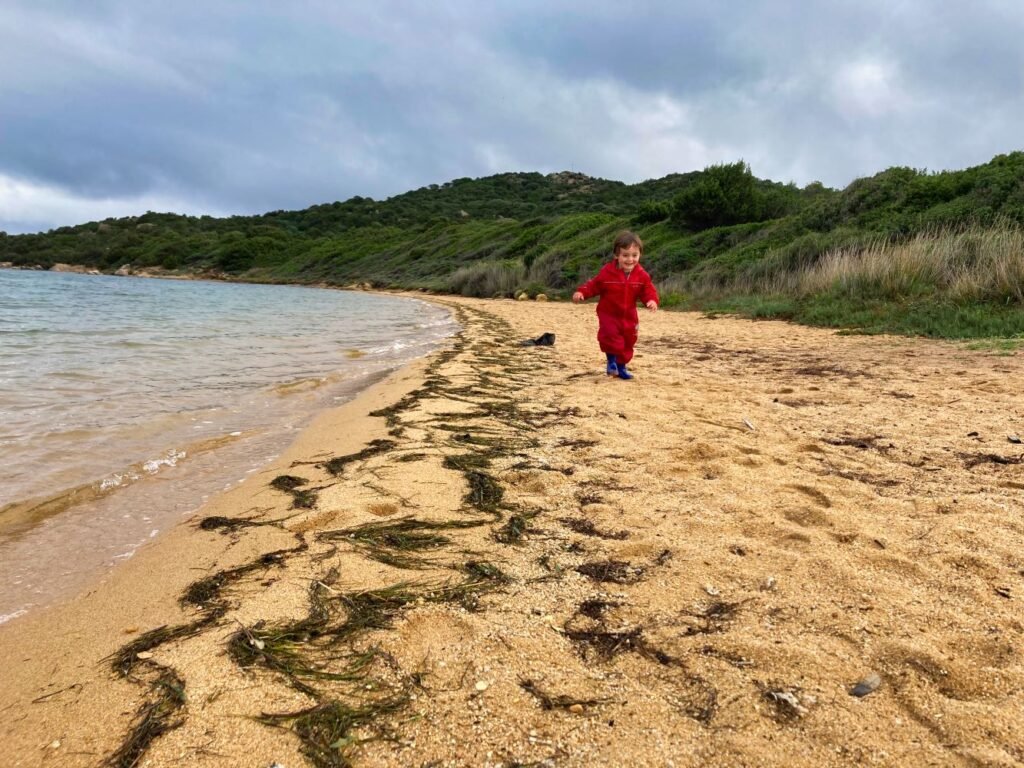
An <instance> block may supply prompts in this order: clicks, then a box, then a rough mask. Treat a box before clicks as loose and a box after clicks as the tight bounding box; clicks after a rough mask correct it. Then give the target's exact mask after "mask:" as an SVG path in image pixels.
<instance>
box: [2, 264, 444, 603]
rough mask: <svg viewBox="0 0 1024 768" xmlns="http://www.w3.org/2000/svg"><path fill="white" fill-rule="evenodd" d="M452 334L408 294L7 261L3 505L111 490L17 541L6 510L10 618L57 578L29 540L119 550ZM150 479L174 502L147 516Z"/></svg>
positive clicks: (47, 546)
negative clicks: (68, 270)
mask: <svg viewBox="0 0 1024 768" xmlns="http://www.w3.org/2000/svg"><path fill="white" fill-rule="evenodd" d="M454 329H455V326H454V323H453V321H452V320H451V318H450V316H449V314H448V312H447V311H445V310H443V309H441V308H439V307H437V306H434V305H431V304H428V303H426V302H422V301H419V300H415V299H408V298H401V297H392V296H382V295H377V294H366V293H358V292H347V291H331V290H321V289H315V288H303V287H295V286H260V285H244V284H237V283H218V282H200V281H175V280H156V279H143V278H130V277H110V276H88V275H76V274H62V273H47V272H30V271H16V270H2V269H0V510H2V509H3V508H4V507H5V506H6V505H10V504H12V503H14V502H23V501H24V500H26V499H52V498H54V497H55V496H59V495H60V494H61V493H62V492H64V491H67V490H69V489H72V488H79V487H82V486H83V485H84V486H86V487H87V488H88V489H91V490H92V491H100V492H101V493H100V494H99V495H101V496H103V499H102V500H98V501H95V503H94V502H93V501H90V502H89V503H88V504H84V505H74V506H73V507H71V508H70V509H69V510H68V511H67V512H63V513H61V514H60V515H57V516H55V517H54V518H52V519H48V520H47V521H46V522H45V524H43V525H42V526H36V527H35V528H33V529H32V530H31V531H28V532H24V531H21V532H19V533H18V535H17V537H15V539H14V540H11V537H10V536H9V535H5V534H4V533H3V532H2V531H3V525H2V521H0V621H2V620H3V618H4V617H5V616H9V615H11V609H12V608H14V609H15V610H21V609H19V608H17V604H18V603H19V600H17V599H12V596H13V595H15V594H22V593H25V592H26V589H27V590H28V592H29V593H32V591H33V589H37V588H38V586H39V583H40V582H41V580H42V579H43V578H44V577H45V576H46V574H41V573H37V574H34V575H32V574H29V573H28V571H26V567H27V566H26V563H25V562H22V561H21V560H19V557H20V555H19V554H18V551H19V550H21V549H24V548H25V547H26V543H28V544H31V545H32V546H33V547H35V548H36V550H38V549H39V548H40V547H41V548H42V552H43V556H44V559H47V560H48V559H52V560H54V561H55V562H57V561H59V560H60V558H66V557H67V555H68V553H66V552H65V553H59V552H56V551H51V550H53V549H54V547H55V546H56V544H55V543H54V542H55V541H56V539H57V537H58V534H60V535H67V534H68V533H69V532H68V531H67V530H61V527H62V526H64V527H66V526H72V525H73V526H77V527H76V528H74V531H73V532H74V535H75V536H77V537H79V538H82V537H84V538H85V539H86V542H84V545H85V546H94V547H100V548H101V549H102V550H103V552H102V558H101V559H104V558H105V559H104V562H107V563H108V564H109V563H111V562H115V561H116V558H118V557H120V556H123V555H125V553H129V552H131V551H134V547H135V546H137V545H138V544H139V543H141V541H142V540H144V539H147V538H148V537H150V535H156V533H155V532H158V531H159V530H161V529H164V528H166V527H167V525H168V524H169V520H168V517H167V514H181V513H182V511H183V510H190V509H193V508H195V506H196V505H197V504H198V503H199V501H200V500H201V498H202V497H203V496H206V495H208V494H209V493H210V492H212V490H214V489H218V488H220V487H222V486H223V485H224V484H225V483H228V482H233V481H234V480H237V479H238V478H239V477H241V476H243V475H244V474H245V473H246V472H248V471H252V468H253V467H256V466H259V465H260V464H261V463H264V462H265V461H267V460H268V459H269V458H271V457H272V456H273V455H275V454H276V453H277V452H279V451H280V449H281V448H282V447H283V446H284V445H285V444H286V443H287V442H288V441H289V440H290V436H291V435H292V434H293V433H294V430H296V429H298V428H300V427H301V426H303V425H304V423H305V422H306V421H307V420H308V419H309V418H310V417H311V415H312V414H313V413H314V412H316V411H317V410H320V409H322V408H323V407H325V406H329V405H333V404H337V403H339V402H341V401H343V400H345V399H348V398H350V397H351V396H352V395H353V394H354V392H356V391H358V390H359V389H361V388H363V387H365V386H367V385H368V384H369V383H372V382H373V381H375V380H376V379H377V378H379V377H380V376H381V375H383V374H384V373H385V372H386V371H389V370H392V369H394V368H396V367H398V366H400V365H402V364H403V363H405V362H407V361H409V360H411V359H413V358H415V357H418V356H421V355H423V354H426V353H427V352H429V351H431V350H432V349H434V348H436V347H437V346H438V345H439V344H440V343H442V341H443V339H444V338H446V337H447V336H449V335H451V333H453V332H454ZM222 442H223V443H226V444H227V445H225V446H223V447H218V448H216V450H213V451H211V450H210V446H211V445H219V444H220V443H222ZM208 454H209V455H208ZM149 478H161V479H164V480H167V481H168V482H166V483H164V484H163V486H162V489H161V495H162V496H164V497H166V498H165V506H167V507H169V508H170V509H171V510H173V512H169V513H167V514H162V513H160V512H159V510H155V509H154V507H152V506H151V505H150V502H149V501H147V502H146V511H145V512H144V513H142V512H139V506H140V501H139V500H138V499H137V498H136V497H137V496H138V495H139V494H140V492H141V491H140V489H139V488H132V486H142V485H145V483H144V482H142V481H145V480H147V479H149ZM172 481H173V482H172ZM94 495H96V494H91V495H90V494H86V497H87V498H89V499H91V498H92V496H94ZM100 502H102V503H100ZM79 507H81V509H80V508H79ZM100 507H103V508H102V509H101V508H100ZM128 507H130V508H128ZM0 514H2V513H0ZM104 520H106V521H107V522H104ZM126 520H127V522H126ZM110 521H116V522H110ZM111 525H113V526H114V527H115V528H124V529H131V535H129V536H119V535H115V534H114V533H112V532H111V531H110V526H111ZM54 529H56V530H54ZM47 537H49V538H50V539H52V541H51V540H48V539H47ZM22 554H23V555H24V556H25V558H28V557H29V553H28V552H23V553H22ZM82 557H84V555H82V553H79V554H76V555H75V557H74V562H75V566H74V567H72V571H75V572H78V571H79V570H81V569H79V568H78V567H77V564H78V563H79V561H80V560H81V559H82ZM85 559H89V558H87V557H86V558H85ZM93 559H95V558H93ZM26 562H27V560H26ZM67 566H68V564H67V562H61V565H60V567H61V568H63V569H66V568H67ZM85 567H86V566H84V565H83V566H82V568H85ZM28 570H31V569H30V568H29V569H28ZM15 582H17V584H15ZM5 593H6V594H5ZM22 596H23V597H24V594H22ZM5 597H6V598H7V599H6V600H5ZM28 602H29V603H32V604H36V601H35V600H34V599H30V600H28ZM5 606H6V607H5Z"/></svg>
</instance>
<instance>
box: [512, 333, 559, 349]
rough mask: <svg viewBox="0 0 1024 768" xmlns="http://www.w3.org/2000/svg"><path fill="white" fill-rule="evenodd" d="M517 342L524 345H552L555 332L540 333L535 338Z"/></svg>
mask: <svg viewBox="0 0 1024 768" xmlns="http://www.w3.org/2000/svg"><path fill="white" fill-rule="evenodd" d="M519 343H520V344H521V345H522V346H524V347H553V346H554V345H555V334H553V333H542V334H541V335H540V336H538V337H537V338H536V339H527V340H526V341H521V342H519Z"/></svg>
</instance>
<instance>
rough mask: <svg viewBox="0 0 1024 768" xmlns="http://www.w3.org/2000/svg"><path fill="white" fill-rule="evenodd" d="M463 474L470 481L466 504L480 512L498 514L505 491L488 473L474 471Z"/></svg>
mask: <svg viewBox="0 0 1024 768" xmlns="http://www.w3.org/2000/svg"><path fill="white" fill-rule="evenodd" d="M463 474H465V476H466V480H468V481H469V493H467V494H466V496H465V501H466V503H467V504H469V505H470V506H471V507H474V508H476V509H477V510H479V511H480V512H487V513H491V514H493V513H495V512H497V511H498V509H499V508H500V507H501V500H502V499H503V498H504V497H505V489H504V488H502V487H501V485H499V484H498V482H497V481H496V480H495V479H494V478H493V477H491V476H490V475H488V474H487V473H486V472H479V471H477V470H475V469H474V470H469V471H467V472H464V473H463Z"/></svg>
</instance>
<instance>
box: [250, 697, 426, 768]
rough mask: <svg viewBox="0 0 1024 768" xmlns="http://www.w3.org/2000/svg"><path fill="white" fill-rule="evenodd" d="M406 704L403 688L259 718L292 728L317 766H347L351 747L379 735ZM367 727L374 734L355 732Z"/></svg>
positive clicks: (325, 767) (303, 751)
mask: <svg viewBox="0 0 1024 768" xmlns="http://www.w3.org/2000/svg"><path fill="white" fill-rule="evenodd" d="M408 703H409V695H408V693H406V692H404V691H402V692H399V693H397V694H394V695H392V696H390V697H387V698H382V699H375V700H370V701H367V702H364V703H362V704H361V705H359V706H352V705H349V704H346V703H343V702H341V701H337V700H330V701H324V702H321V703H319V704H317V705H316V706H313V707H310V708H308V709H303V710H300V711H298V712H288V713H280V714H263V715H261V716H260V717H259V718H258V719H259V721H260V722H262V723H264V724H266V725H271V726H277V727H286V726H288V727H291V729H292V730H294V731H295V733H296V735H298V737H299V739H300V740H301V742H302V747H301V751H302V753H303V754H304V755H305V756H306V757H308V758H309V760H310V761H311V762H312V763H313V765H315V766H317V768H348V766H351V765H352V762H351V752H352V749H353V748H354V747H357V746H359V745H360V744H364V743H366V742H368V741H372V740H374V739H378V738H381V735H380V734H381V732H382V731H381V728H380V723H382V722H383V721H384V719H385V718H386V717H387V716H388V715H393V714H395V713H396V712H399V711H401V710H402V709H404V708H405V707H406V706H407V705H408ZM366 728H370V729H371V730H372V731H375V733H372V735H366V736H360V735H358V734H357V732H358V731H360V730H361V729H366Z"/></svg>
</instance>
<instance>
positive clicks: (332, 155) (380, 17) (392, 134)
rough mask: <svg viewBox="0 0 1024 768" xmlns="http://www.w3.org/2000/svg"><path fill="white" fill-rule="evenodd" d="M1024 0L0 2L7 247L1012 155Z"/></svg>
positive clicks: (825, 177) (1022, 76)
mask: <svg viewBox="0 0 1024 768" xmlns="http://www.w3.org/2000/svg"><path fill="white" fill-rule="evenodd" d="M1021 40H1024V2H1021V0H974V2H972V3H966V2H962V1H961V0H849V1H846V0H834V1H832V2H828V1H826V0H821V1H819V2H812V1H811V0H807V1H806V2H797V1H796V0H788V1H787V0H764V1H763V2H762V1H760V0H730V2H722V3H708V2H706V0H704V1H702V2H691V1H690V0H676V1H675V2H643V1H636V0H634V1H633V2H629V3H624V2H621V0H614V1H611V2H604V0H580V1H579V2H576V1H575V0H493V1H492V2H486V1H485V0H429V2H428V1H427V0H423V1H422V2H420V1H418V0H403V1H402V2H399V1H398V0H366V1H363V0H333V2H332V1H328V0H322V1H321V2H315V1H308V2H287V0H274V1H273V2H270V1H269V0H204V2H201V3H200V2H194V1H193V0H160V1H159V2H155V1H154V0H90V2H81V1H80V0H67V1H60V0H4V2H3V4H2V5H0V41H2V43H0V73H2V76H0V230H6V231H7V232H10V233H16V232H29V231H37V230H45V229H49V228H51V227H54V226H59V225H64V224H76V223H81V222H84V221H90V220H95V219H100V218H105V217H107V216H127V215H135V214H140V213H144V212H145V211H146V210H156V211H175V212H178V213H190V214H201V213H208V214H211V215H215V216H216V215H227V214H235V213H262V212H265V211H269V210H277V209H297V208H304V207H306V206H308V205H312V204H315V203H322V202H330V201H334V200H345V199H347V198H349V197H352V196H353V195H363V196H369V197H374V198H377V199H382V198H386V197H389V196H391V195H395V194H399V193H401V192H405V191H407V190H409V189H415V188H418V187H421V186H424V185H427V184H432V183H443V182H445V181H448V180H451V179H454V178H459V177H463V176H470V177H478V176H487V175H490V174H494V173H501V172H505V171H540V172H543V173H548V172H552V171H560V170H575V171H580V172H582V173H586V174H589V175H592V176H600V177H603V178H608V179H617V180H620V181H625V182H637V181H642V180H644V179H648V178H657V177H661V176H664V175H666V174H669V173H676V172H685V171H690V170H694V169H701V168H703V167H705V166H707V165H709V164H711V163H717V162H732V161H735V160H737V159H740V158H742V159H744V160H746V161H747V162H748V163H750V165H751V167H752V169H753V171H754V173H755V174H756V175H757V176H760V177H762V178H771V179H774V180H777V181H794V182H796V183H797V184H799V185H801V186H802V185H804V184H806V183H808V182H811V181H814V180H820V181H822V182H824V183H825V184H827V185H829V186H834V187H844V186H846V185H847V184H848V183H849V182H851V181H852V180H853V179H855V178H857V177H859V176H866V175H871V174H873V173H876V172H878V171H880V170H883V169H884V168H887V167H889V166H893V165H908V166H913V167H916V168H928V169H929V170H942V169H954V168H964V167H968V166H971V165H977V164H979V163H983V162H986V161H987V160H989V159H991V158H992V157H993V156H994V155H996V154H1000V153H1005V152H1010V151H1013V150H1015V149H1022V148H1024V139H1022V136H1024V128H1022V126H1024V45H1022V44H1021Z"/></svg>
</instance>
